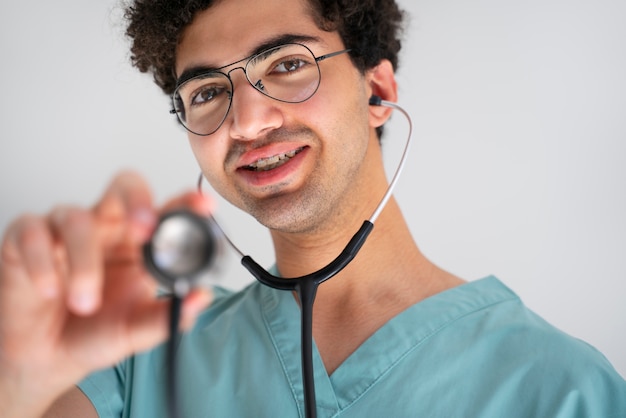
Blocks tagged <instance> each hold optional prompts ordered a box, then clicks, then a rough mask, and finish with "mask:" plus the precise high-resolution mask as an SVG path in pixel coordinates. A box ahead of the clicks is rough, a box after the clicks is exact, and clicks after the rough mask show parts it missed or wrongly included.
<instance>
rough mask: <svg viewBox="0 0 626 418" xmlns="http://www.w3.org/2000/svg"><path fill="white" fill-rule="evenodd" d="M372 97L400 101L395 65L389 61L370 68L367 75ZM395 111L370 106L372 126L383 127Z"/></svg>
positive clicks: (383, 61)
mask: <svg viewBox="0 0 626 418" xmlns="http://www.w3.org/2000/svg"><path fill="white" fill-rule="evenodd" d="M365 78H366V80H367V83H368V87H369V93H370V97H371V96H378V97H380V98H381V99H382V100H386V101H389V102H394V103H395V102H396V101H397V100H398V86H397V83H396V76H395V73H394V71H393V65H391V62H390V61H389V60H386V59H384V60H382V61H381V62H380V63H379V64H378V65H377V66H376V67H374V68H370V69H369V70H367V71H366V73H365ZM392 111H393V110H392V109H390V108H388V107H386V106H370V126H371V127H373V128H378V127H379V126H382V125H383V124H384V123H385V122H387V119H389V116H391V112H392Z"/></svg>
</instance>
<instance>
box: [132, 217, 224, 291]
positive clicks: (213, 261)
mask: <svg viewBox="0 0 626 418" xmlns="http://www.w3.org/2000/svg"><path fill="white" fill-rule="evenodd" d="M143 254H144V261H145V265H146V267H147V268H148V270H149V271H150V273H152V274H153V275H154V277H155V278H156V279H157V281H158V282H159V284H160V285H161V286H163V287H164V288H165V289H166V290H168V291H170V292H172V293H174V294H176V295H178V296H182V295H184V294H186V293H187V292H188V291H189V290H190V289H192V288H194V287H206V286H209V285H211V284H212V282H214V281H215V280H216V276H217V274H216V273H217V267H218V265H219V264H220V263H219V258H220V257H221V256H222V254H223V237H222V232H221V230H220V229H219V227H217V225H216V224H215V222H214V221H213V219H212V218H211V217H208V218H205V217H201V216H199V215H196V214H195V213H193V212H190V211H187V210H178V211H173V212H170V213H168V214H166V215H165V216H163V217H162V218H161V219H160V220H159V223H158V225H157V227H156V229H155V230H154V233H153V235H152V239H151V240H150V241H149V242H147V243H146V244H145V245H144V247H143Z"/></svg>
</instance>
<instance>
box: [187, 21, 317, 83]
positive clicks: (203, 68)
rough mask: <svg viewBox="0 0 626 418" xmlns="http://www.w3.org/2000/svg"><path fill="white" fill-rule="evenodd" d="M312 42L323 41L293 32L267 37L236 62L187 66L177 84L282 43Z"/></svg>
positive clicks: (243, 59)
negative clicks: (220, 64)
mask: <svg viewBox="0 0 626 418" xmlns="http://www.w3.org/2000/svg"><path fill="white" fill-rule="evenodd" d="M311 42H321V39H320V38H319V37H317V36H310V35H298V34H292V33H289V34H283V35H278V36H276V37H273V38H269V39H266V40H264V41H263V42H262V43H260V44H257V45H256V46H255V47H254V48H253V49H252V50H251V51H249V53H248V55H247V56H246V58H242V59H241V60H239V61H235V62H234V63H230V64H227V65H223V66H220V67H218V66H214V65H210V64H203V65H197V66H193V67H190V68H186V69H185V70H183V72H182V73H181V75H180V77H178V79H177V80H176V86H180V85H181V84H182V83H184V82H185V81H187V80H189V79H191V78H193V77H195V76H197V75H200V74H203V73H208V72H210V71H217V70H220V69H222V68H225V67H229V66H231V65H233V64H236V63H238V62H241V61H245V60H246V59H248V58H249V57H251V56H253V55H256V54H259V53H261V52H263V51H266V50H268V49H271V48H274V47H277V46H280V45H284V44H290V43H311Z"/></svg>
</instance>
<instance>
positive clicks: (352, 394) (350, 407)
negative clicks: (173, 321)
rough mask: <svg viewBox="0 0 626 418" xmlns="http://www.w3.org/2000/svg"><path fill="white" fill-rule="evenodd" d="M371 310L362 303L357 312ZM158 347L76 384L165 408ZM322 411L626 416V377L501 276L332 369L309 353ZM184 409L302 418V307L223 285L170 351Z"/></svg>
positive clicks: (125, 406)
mask: <svg viewBox="0 0 626 418" xmlns="http://www.w3.org/2000/svg"><path fill="white" fill-rule="evenodd" d="M363 314H364V315H366V313H365V312H364V313H363ZM164 354H165V348H164V347H163V346H161V347H158V348H156V349H154V350H152V351H148V352H146V353H142V354H138V355H136V356H133V357H131V358H129V359H127V360H126V361H124V362H122V363H121V364H119V365H118V366H116V367H114V368H111V369H107V370H104V371H100V372H97V373H94V374H92V375H91V376H89V377H88V378H87V379H85V380H84V381H83V382H81V383H80V388H81V390H82V391H83V392H84V393H85V394H86V395H87V396H88V397H89V398H90V399H91V401H92V402H93V404H94V406H95V407H96V409H97V410H98V412H99V414H100V417H103V418H107V417H138V418H139V417H150V418H159V417H164V418H165V417H167V408H166V389H165V387H166V386H167V385H166V380H167V370H166V368H165V360H164ZM314 365H315V384H316V396H317V410H318V417H320V418H322V417H342V418H348V417H354V418H363V417H376V418H378V417H388V418H399V417H429V418H433V417H496V418H502V417H507V418H511V417H524V418H528V417H551V418H553V417H603V418H606V417H615V418H618V417H620V418H624V417H626V382H625V381H624V379H623V378H622V377H620V375H619V374H618V373H617V372H616V371H615V370H614V369H613V367H612V366H611V365H610V364H609V362H608V361H607V360H606V359H605V358H604V356H603V355H602V354H600V353H599V352H598V351H597V350H595V349H594V348H593V347H591V346H589V345H588V344H586V343H584V342H582V341H580V340H577V339H575V338H572V337H570V336H568V335H566V334H564V333H563V332H561V331H559V330H557V329H555V328H554V327H552V326H551V325H549V324H548V323H546V322H545V321H544V320H542V319H541V318H540V317H538V316H537V315H535V314H534V313H533V312H531V311H530V310H528V309H527V308H526V307H525V306H524V305H523V304H522V302H521V301H520V299H519V298H518V297H517V296H516V295H515V294H514V293H513V292H512V291H511V290H509V289H508V288H507V287H505V286H504V285H503V284H502V283H501V282H500V281H499V280H498V279H496V278H495V277H488V278H485V279H482V280H478V281H474V282H469V283H467V284H465V285H462V286H459V287H456V288H453V289H450V290H447V291H445V292H442V293H440V294H437V295H435V296H432V297H430V298H428V299H426V300H424V301H422V302H420V303H417V304H415V305H413V306H412V307H410V308H408V309H407V310H405V311H404V312H402V313H401V314H399V315H398V316H396V317H395V318H393V319H392V320H391V321H389V322H388V323H387V324H386V325H384V326H383V327H382V328H381V329H379V330H378V331H377V332H376V333H375V334H374V335H373V336H371V337H370V338H369V339H368V340H367V341H365V343H363V344H362V345H361V346H360V347H359V348H358V349H357V350H356V351H355V352H354V353H353V354H352V355H351V356H350V357H349V358H348V359H347V360H346V361H345V362H344V363H343V364H342V365H341V366H340V367H339V368H338V369H337V370H336V371H335V372H334V373H333V374H332V375H330V376H328V374H327V373H326V371H325V369H324V367H323V364H322V362H321V359H320V357H319V353H318V352H317V350H314ZM177 373H178V377H179V382H180V389H179V392H180V397H181V401H180V403H181V408H182V416H183V417H184V418H195V417H203V418H204V417H229V418H230V417H238V418H239V417H253V418H259V417H268V418H277V417H303V416H304V412H303V408H304V399H303V391H302V378H301V363H300V310H299V307H298V305H297V303H296V301H295V299H294V297H293V295H292V294H291V293H290V292H284V291H278V290H274V289H270V288H267V287H265V286H262V285H260V284H257V283H254V284H252V285H250V286H249V287H247V288H246V289H244V290H243V291H241V292H238V293H232V294H223V295H221V297H219V298H218V299H217V300H216V302H215V303H214V304H213V305H212V306H211V307H210V308H209V309H208V310H207V311H206V312H204V313H203V315H202V316H201V317H200V318H199V320H198V322H197V324H196V326H195V327H194V329H193V330H192V331H190V332H188V333H186V334H185V335H184V337H183V338H182V340H181V342H180V345H179V348H178V370H177Z"/></svg>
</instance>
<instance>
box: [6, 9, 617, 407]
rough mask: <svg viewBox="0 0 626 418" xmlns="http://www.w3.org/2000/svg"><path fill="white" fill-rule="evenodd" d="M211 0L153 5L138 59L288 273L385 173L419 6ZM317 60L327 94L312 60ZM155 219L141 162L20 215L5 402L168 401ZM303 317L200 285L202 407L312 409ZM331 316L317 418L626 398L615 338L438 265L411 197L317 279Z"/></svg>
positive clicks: (11, 250)
mask: <svg viewBox="0 0 626 418" xmlns="http://www.w3.org/2000/svg"><path fill="white" fill-rule="evenodd" d="M197 3H201V2H193V1H191V2H180V4H179V2H173V1H171V0H169V1H166V0H161V1H136V2H135V3H134V4H133V5H132V6H131V7H130V8H129V11H128V16H129V19H130V25H129V34H130V36H131V37H132V38H133V40H134V44H133V50H132V51H133V54H134V60H135V63H136V65H137V66H138V67H139V68H140V69H141V70H143V71H151V72H152V73H153V74H154V75H155V80H156V82H157V83H158V84H159V85H160V86H161V87H162V88H163V90H164V91H165V92H166V93H168V94H174V97H175V110H176V111H177V112H178V117H179V119H180V120H181V123H182V124H183V125H184V126H185V127H186V128H187V129H188V130H189V131H190V134H189V141H190V144H191V147H192V149H193V151H194V153H195V155H196V158H197V160H198V162H199V164H200V167H201V169H202V172H203V174H204V176H205V177H206V178H207V179H208V180H209V182H210V183H211V184H212V186H213V187H214V188H215V189H216V190H217V191H218V192H219V193H220V194H221V195H222V196H224V197H225V198H227V199H228V200H229V201H230V202H232V203H233V204H235V205H236V206H238V207H240V208H242V209H244V210H245V211H247V212H248V213H250V214H251V215H252V216H254V217H255V218H256V219H257V220H258V221H259V222H261V223H262V224H263V225H265V226H267V227H268V228H269V229H270V231H271V235H272V239H273V242H274V246H275V252H276V271H277V272H280V274H281V275H282V276H283V277H297V276H301V275H304V274H308V273H310V272H312V271H315V270H317V269H319V268H321V267H323V266H324V265H326V264H327V263H328V262H330V261H331V260H332V259H333V258H334V257H335V256H336V255H337V254H339V253H340V252H341V250H342V249H343V247H344V246H345V244H346V243H347V242H348V240H349V239H350V237H351V236H352V235H353V234H354V232H355V231H356V230H357V229H358V228H359V227H360V225H361V223H362V222H363V220H364V219H367V218H368V217H369V215H370V214H371V213H372V211H373V210H374V208H375V207H376V204H377V203H378V200H380V198H381V197H382V195H383V194H384V193H385V190H386V188H387V181H386V179H385V175H384V170H383V167H382V159H381V149H380V143H379V132H380V127H381V126H382V125H383V124H384V123H385V121H386V120H387V119H388V118H389V116H390V112H391V111H390V110H389V109H388V108H385V107H380V106H372V105H370V104H369V100H370V97H371V96H374V95H375V96H378V97H380V98H382V99H384V100H387V101H395V100H396V95H397V93H396V84H395V78H394V69H395V65H396V54H397V51H398V49H399V43H398V41H397V40H396V39H397V32H398V28H399V20H400V17H401V14H400V12H399V11H398V10H397V8H396V5H395V3H394V2H393V1H371V2H368V1H365V2H364V1H362V0H359V1H352V2H343V3H342V5H341V6H340V5H338V4H337V3H334V2H331V3H330V4H326V3H322V2H317V1H313V0H311V1H307V0H296V1H291V2H284V1H281V0H267V1H263V2H258V1H256V0H221V1H217V2H215V3H214V4H204V5H202V4H197ZM205 3H210V2H205ZM285 51H289V53H285ZM276 57H279V58H280V59H275V58H276ZM320 57H326V58H324V59H320ZM249 58H251V59H249ZM316 58H318V59H319V61H318V60H317V59H316ZM316 66H318V67H319V74H321V78H320V83H319V86H317V84H315V85H314V87H313V88H310V84H309V83H308V81H310V78H309V77H308V76H306V77H305V76H303V74H309V73H307V71H309V70H310V69H313V71H314V74H315V72H316V71H317V67H316ZM261 70H263V71H261ZM217 71H219V73H218V72H217ZM246 77H247V78H246ZM315 80H317V79H315ZM207 81H209V82H207ZM305 81H307V82H306V83H305ZM231 82H232V86H231V84H230V83H231ZM285 86H288V87H285ZM293 86H296V87H297V88H296V89H294V88H293ZM229 91H230V92H231V93H232V94H228V92H229ZM294 92H295V93H294ZM292 93H293V94H292ZM276 99H278V100H276ZM277 156H278V157H279V158H278V160H279V161H276V158H275V157H277ZM181 206H186V207H189V208H191V209H192V210H194V211H196V212H198V213H201V214H206V213H208V212H209V211H210V210H211V205H210V202H207V201H206V200H205V199H204V198H203V197H202V196H198V195H196V194H187V195H184V196H181V197H179V198H177V199H174V200H172V201H171V202H170V203H168V204H167V205H166V207H165V208H162V209H161V210H162V211H166V210H168V209H170V208H177V207H181ZM155 218H156V210H155V209H154V208H153V206H152V204H151V202H150V195H149V191H148V189H147V187H146V185H145V184H144V183H143V181H142V180H141V179H140V178H138V177H137V176H136V175H134V174H131V173H125V174H122V175H120V176H119V177H117V178H116V179H115V180H114V181H113V183H112V185H111V187H110V188H109V189H108V190H107V191H106V192H105V194H104V196H103V197H102V199H101V200H100V201H99V202H98V203H97V204H96V205H95V207H94V208H93V209H91V210H84V209H80V208H75V207H59V208H57V209H55V210H54V211H53V212H52V213H51V214H49V215H48V216H47V217H45V218H37V217H31V216H24V217H22V218H20V219H19V220H17V221H16V222H14V223H13V224H12V225H11V226H10V227H9V229H8V230H7V232H6V234H5V238H4V241H3V246H2V265H1V266H0V353H1V355H0V408H2V409H0V414H1V415H0V416H3V417H14V416H15V417H18V416H19V417H29V416H33V417H34V416H39V415H41V414H42V413H44V412H45V411H46V410H48V412H47V416H80V417H90V416H94V417H95V416H101V417H108V416H112V417H113V416H115V417H119V416H140V417H143V416H146V417H147V416H149V417H159V416H167V412H166V411H167V409H166V408H165V400H164V397H163V396H162V395H163V394H164V392H163V391H164V388H165V387H166V386H167V384H166V379H167V375H166V370H165V360H164V359H165V356H164V350H163V347H160V346H159V347H157V348H153V347H154V346H155V345H157V344H158V343H159V342H161V341H163V340H164V339H165V337H166V322H167V320H166V316H167V309H168V301H167V300H162V299H154V297H153V295H154V284H153V281H152V280H151V279H150V278H149V277H148V275H147V273H146V272H145V271H144V269H143V266H142V260H141V256H140V245H141V243H143V242H144V241H145V240H146V239H147V238H148V236H149V234H150V232H151V231H152V229H153V228H154V224H155ZM211 298H213V299H214V300H213V303H212V304H211V307H210V308H208V309H206V310H205V309H204V308H205V306H206V305H207V304H208V303H209V300H210V299H211ZM201 311H202V312H201ZM298 316H299V307H298V306H297V303H296V301H295V299H294V298H293V295H292V294H291V293H288V292H281V291H277V290H273V289H269V288H266V287H264V286H262V285H259V284H253V285H251V286H250V287H249V288H247V289H244V290H243V291H242V292H240V293H236V294H223V292H221V291H216V293H215V295H213V296H211V295H209V294H207V293H206V292H205V291H202V290H195V291H194V292H192V293H191V294H190V295H188V296H187V297H186V299H185V302H184V306H183V327H184V328H185V329H187V330H189V332H188V333H187V334H186V335H185V336H184V337H183V339H182V340H181V342H180V345H179V349H178V350H179V351H178V353H179V363H180V364H179V366H180V367H179V370H178V371H179V377H180V385H181V390H180V393H181V402H180V404H181V408H182V412H183V416H189V417H194V416H220V417H221V416H227V417H240V416H250V417H259V416H261V417H265V416H268V417H270V416H271V417H277V416H279V417H282V416H285V417H291V416H303V408H304V405H303V403H304V401H303V389H302V384H301V371H300V346H299V319H298ZM196 318H197V323H196V324H195V326H193V328H192V322H193V321H194V319H196ZM313 318H314V323H313V335H314V338H315V347H316V350H315V358H314V363H315V367H316V369H315V382H316V389H317V392H316V394H317V413H318V415H319V416H320V417H323V416H342V417H363V416H372V417H378V416H384V415H387V416H393V417H402V416H462V417H465V416H481V417H483V416H487V417H489V416H493V417H496V416H497V417H501V416H519V417H528V416H602V417H610V416H614V417H618V416H624V415H625V414H626V383H625V382H624V380H623V379H622V378H621V377H619V375H618V374H617V373H616V372H615V371H614V370H613V368H612V367H611V366H610V364H608V362H607V361H606V360H605V359H604V358H603V357H602V356H601V355H600V354H599V353H597V352H596V351H595V350H593V349H592V348H590V347H589V346H587V345H586V344H584V343H581V342H579V341H576V340H574V339H572V338H570V337H568V336H566V335H564V334H562V333H560V332H559V331H557V330H555V329H553V328H552V327H550V326H549V325H547V324H546V323H544V322H543V321H542V320H541V319H539V318H537V317H536V316H535V315H533V314H532V313H531V312H529V311H528V310H526V309H525V308H524V307H523V305H522V304H521V302H520V301H519V299H518V298H517V297H516V296H515V295H514V294H512V293H511V292H510V291H509V290H508V289H506V288H505V287H504V286H503V285H502V284H500V283H499V282H498V281H497V280H496V279H495V278H488V279H485V280H481V281H477V282H472V283H465V282H464V281H463V280H461V279H460V278H457V277H455V276H453V275H451V274H449V273H447V272H445V271H444V270H442V269H440V268H438V267H437V266H435V265H433V264H432V263H431V262H430V261H428V260H427V259H426V258H425V257H424V256H423V255H422V254H421V252H420V251H419V249H418V247H417V246H416V244H415V243H414V241H413V238H412V237H411V235H410V233H409V231H408V228H407V226H406V224H405V222H404V220H403V217H402V214H401V212H400V210H399V208H398V206H397V204H396V203H395V201H394V200H393V199H392V200H391V201H390V202H389V203H388V204H387V205H386V207H385V209H384V210H383V211H382V213H381V215H380V217H379V218H378V220H377V222H376V226H375V228H374V230H373V232H372V233H371V235H370V236H369V238H368V240H367V242H366V243H365V245H364V246H363V248H362V250H361V252H360V253H359V255H358V256H357V257H356V258H355V260H354V261H353V262H352V263H351V264H349V265H348V266H347V267H346V268H345V269H344V270H343V271H342V272H340V273H339V274H338V275H337V276H336V277H334V278H333V279H331V280H329V281H328V282H325V283H324V284H323V285H322V286H321V287H320V288H319V290H318V293H317V298H316V303H315V307H314V317H313ZM115 364H116V366H112V365H115ZM87 375H89V376H88V377H86V376H87ZM85 377H86V378H85ZM75 384H78V388H74V385H75Z"/></svg>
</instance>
